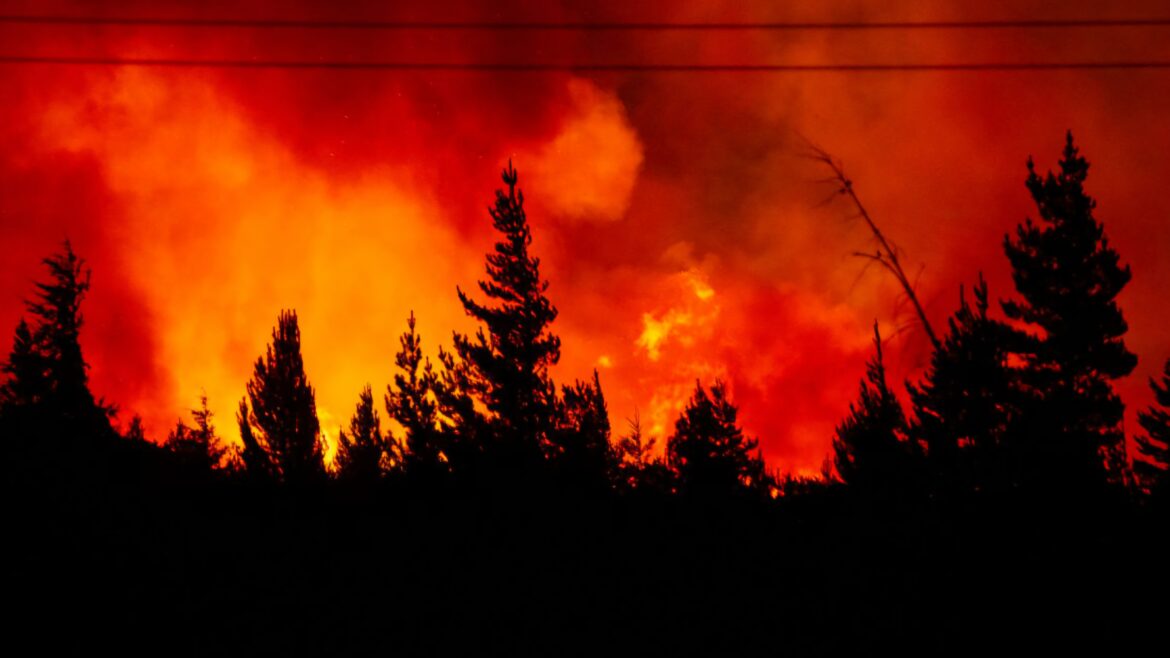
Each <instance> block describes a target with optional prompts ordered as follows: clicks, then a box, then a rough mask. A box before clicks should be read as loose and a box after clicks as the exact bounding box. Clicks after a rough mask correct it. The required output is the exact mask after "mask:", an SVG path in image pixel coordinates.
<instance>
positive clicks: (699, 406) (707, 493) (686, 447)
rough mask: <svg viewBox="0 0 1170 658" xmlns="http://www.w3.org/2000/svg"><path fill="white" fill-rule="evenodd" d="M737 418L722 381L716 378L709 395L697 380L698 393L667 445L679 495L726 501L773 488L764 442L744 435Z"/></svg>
mask: <svg viewBox="0 0 1170 658" xmlns="http://www.w3.org/2000/svg"><path fill="white" fill-rule="evenodd" d="M737 415H738V412H737V410H736V408H735V405H733V404H732V403H731V401H730V400H729V399H728V398H727V389H726V387H725V385H724V384H723V382H722V381H720V380H715V384H714V385H713V386H711V389H710V393H708V391H707V390H706V389H704V388H703V385H702V383H700V382H695V391H694V393H693V394H692V395H691V399H690V401H689V402H688V403H687V406H686V408H685V409H683V411H682V414H680V415H679V418H678V420H677V421H675V424H674V434H672V435H671V436H670V438H668V439H667V442H666V456H667V463H668V464H669V465H670V467H671V468H672V469H673V470H674V472H675V474H676V477H677V479H678V481H677V485H678V489H679V492H680V493H683V494H685V495H693V496H698V497H723V496H729V495H734V494H736V493H742V492H746V491H754V492H766V491H767V490H768V487H769V486H770V484H771V483H770V480H769V478H768V476H767V473H766V472H765V470H764V460H763V458H762V457H761V456H760V453H759V450H758V445H759V442H758V441H757V440H756V439H754V438H748V437H747V436H745V435H744V433H743V430H742V429H740V427H739V425H738V424H737V421H736V416H737Z"/></svg>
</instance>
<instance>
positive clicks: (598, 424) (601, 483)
mask: <svg viewBox="0 0 1170 658" xmlns="http://www.w3.org/2000/svg"><path fill="white" fill-rule="evenodd" d="M557 417H558V420H559V423H558V427H557V430H556V431H555V432H553V433H552V434H551V435H550V441H549V446H548V452H549V458H550V460H551V461H552V463H553V464H554V465H555V466H556V467H557V468H558V470H559V472H560V473H561V475H562V477H564V478H565V479H566V482H567V483H568V484H570V486H576V487H581V488H586V489H596V488H601V487H605V486H608V485H609V483H610V480H611V478H612V477H613V474H614V470H615V469H616V467H617V460H618V456H617V453H616V451H615V450H614V448H613V446H612V445H611V444H610V441H609V435H610V427H609V411H608V409H607V408H606V405H605V395H604V394H603V393H602V392H601V380H600V379H599V377H598V374H597V371H596V370H594V371H593V380H592V381H590V382H581V381H578V382H576V383H574V384H573V385H572V386H565V387H564V388H563V391H562V395H561V400H560V401H559V403H558V408H557Z"/></svg>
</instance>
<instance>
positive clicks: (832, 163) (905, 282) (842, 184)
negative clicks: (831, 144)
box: [805, 139, 941, 349]
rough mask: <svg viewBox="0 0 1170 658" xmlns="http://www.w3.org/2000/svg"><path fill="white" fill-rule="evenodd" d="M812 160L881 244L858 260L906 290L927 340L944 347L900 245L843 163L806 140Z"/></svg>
mask: <svg viewBox="0 0 1170 658" xmlns="http://www.w3.org/2000/svg"><path fill="white" fill-rule="evenodd" d="M805 142H806V144H807V146H808V149H809V151H810V156H809V157H811V158H812V159H813V160H816V161H817V162H820V163H822V164H824V165H825V166H826V167H828V168H829V170H830V171H831V172H832V173H833V175H832V176H831V177H829V178H827V179H825V180H826V182H830V183H833V184H835V185H838V186H839V188H838V190H837V194H839V195H843V196H846V197H848V198H849V201H850V202H852V203H853V206H854V207H855V208H857V215H858V216H859V217H860V218H861V219H862V220H863V221H864V222H865V225H866V226H867V227H869V230H870V233H872V234H873V238H874V241H875V242H877V249H876V250H875V251H874V252H873V253H870V252H864V251H855V252H853V255H854V256H858V257H860V258H864V259H867V260H869V261H870V262H874V263H877V264H879V265H881V266H882V267H883V268H885V269H886V271H888V272H889V273H890V274H891V275H892V276H893V277H894V278H895V279H896V280H897V281H898V284H899V285H901V286H902V290H903V291H904V292H905V293H906V298H907V299H909V300H910V303H911V304H913V306H914V312H915V313H916V314H917V315H918V319H919V321H920V322H921V323H922V329H923V331H925V332H926V336H927V338H929V339H930V343H931V345H933V346H934V347H935V349H938V347H939V346H940V345H941V343H940V342H939V339H938V336H937V334H935V333H934V328H933V327H931V326H930V320H928V319H927V317H926V311H924V310H923V308H922V303H921V302H920V301H919V300H918V294H917V293H916V292H915V290H914V283H913V282H911V280H910V277H908V276H907V275H906V272H905V270H903V269H902V262H901V259H900V258H899V257H898V254H899V249H898V246H897V245H896V244H894V243H893V242H891V241H890V240H889V239H888V238H887V237H886V235H885V233H883V232H882V230H881V229H880V228H879V227H878V225H877V223H876V222H875V221H874V220H873V217H872V216H870V214H869V211H868V210H866V208H865V205H864V204H862V203H861V199H860V198H859V197H858V196H857V192H856V191H854V189H853V181H852V180H850V179H849V177H848V176H846V175H845V169H844V167H843V166H842V165H841V162H840V161H839V160H837V159H835V158H834V157H833V156H832V155H830V154H829V152H828V151H825V150H824V149H822V148H821V147H819V146H817V145H815V144H813V143H812V142H810V141H808V140H807V139H806V140H805Z"/></svg>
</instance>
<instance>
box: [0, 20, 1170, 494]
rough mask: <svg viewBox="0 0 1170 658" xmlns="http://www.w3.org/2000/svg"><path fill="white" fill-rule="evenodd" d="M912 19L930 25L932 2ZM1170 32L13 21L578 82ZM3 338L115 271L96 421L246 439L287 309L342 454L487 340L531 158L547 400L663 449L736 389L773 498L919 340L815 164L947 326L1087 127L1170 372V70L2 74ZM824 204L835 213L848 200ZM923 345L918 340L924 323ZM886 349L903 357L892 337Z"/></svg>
mask: <svg viewBox="0 0 1170 658" xmlns="http://www.w3.org/2000/svg"><path fill="white" fill-rule="evenodd" d="M333 4H334V3H309V2H301V3H294V2H245V3H240V2H220V1H210V2H199V3H185V4H182V3H160V2H118V3H92V2H86V3H82V2H77V3H69V2H2V3H0V7H2V9H3V11H2V12H0V13H3V14H38V15H45V14H48V15H90V16H92V15H106V16H118V17H127V16H130V17H170V18H225V17H226V18H278V19H309V20H312V19H329V20H374V19H376V20H425V21H507V22H523V21H542V22H545V21H549V22H555V21H567V22H590V21H605V22H622V21H675V22H705V21H717V22H766V21H793V20H799V21H877V20H907V21H925V20H941V21H946V20H1010V19H1018V18H1069V19H1082V18H1135V17H1137V18H1143V17H1144V18H1150V17H1158V18H1164V17H1166V16H1167V15H1170V12H1168V11H1166V10H1165V8H1164V6H1161V5H1160V4H1159V3H1156V2H1144V3H1141V2H1137V3H1126V2H1115V3H1109V5H1108V6H1099V5H1100V3H1096V2H1087V1H1082V2H1076V1H1074V2H1068V1H1064V2H1041V1H1032V2H1006V1H997V0H993V1H989V2H982V3H966V2H938V3H929V4H930V6H929V7H928V6H926V5H927V4H928V3H915V5H914V8H913V9H911V8H896V7H892V6H891V3H885V2H873V1H869V2H864V1H860V0H858V1H853V2H845V1H842V2H816V3H812V2H809V3H764V2H739V1H736V2H689V3H683V2H677V3H676V2H671V3H662V4H661V6H659V7H654V6H652V3H625V2H608V1H607V2H600V3H570V2H560V3H558V2H547V1H545V2H513V1H494V2H470V1H465V2H454V3H412V4H410V5H408V6H403V7H399V8H393V7H386V6H384V5H386V3H379V2H368V3H349V4H348V6H346V7H344V8H340V7H335V6H333ZM907 4H909V3H907ZM1167 37H1170V28H1164V27H1163V28H1107V29H1101V28H1095V29H1087V28H1079V29H1032V30H1021V29H1007V30H994V31H986V30H984V31H971V30H968V31H914V32H906V31H836V32H830V31H752V32H745V31H734V32H690V31H687V32H656V31H635V32H596V31H577V32H574V31H555V32H548V31H503V30H495V31H471V32H468V31H373V30H369V31H366V30H358V31H353V30H350V31H345V30H308V29H267V30H260V29H248V28H224V27H217V28H191V27H157V26H139V27H120V26H102V27H94V26H62V25H58V26H33V25H27V24H3V25H0V55H10V56H11V55H21V56H28V55H40V56H103V57H158V58H180V59H191V58H195V59H215V58H226V59H237V60H239V59H259V60H265V59H268V60H314V59H319V60H330V61H371V60H378V61H423V62H445V63H447V62H450V63H485V62H493V63H496V62H500V63H555V64H590V63H593V64H624V63H639V64H641V63H663V64H683V63H700V64H760V63H800V64H843V63H845V64H851V63H971V62H1017V61H1019V62H1035V61H1117V60H1151V59H1162V60H1167V59H1170V38H1167ZM0 82H2V84H0V88H2V89H3V90H4V93H3V97H2V102H0V239H2V244H3V249H2V250H0V253H2V254H3V259H4V260H3V268H2V269H0V327H12V326H14V325H15V323H16V321H17V319H18V317H19V316H20V314H21V313H22V300H23V299H24V298H26V297H28V296H29V295H30V294H31V289H32V282H33V281H34V280H37V279H39V278H42V277H43V270H42V268H41V267H40V264H39V260H40V258H41V257H43V256H45V255H47V254H49V253H51V252H53V251H54V250H56V249H57V248H58V246H59V244H60V242H61V241H62V240H63V239H65V238H69V239H71V240H72V241H73V244H74V247H75V249H76V250H77V251H78V252H79V253H80V254H81V255H82V256H83V257H85V258H86V259H87V261H88V264H89V265H90V266H91V267H92V269H93V289H92V291H91V294H90V296H89V298H88V299H87V302H86V305H85V309H84V310H85V316H86V326H85V330H84V332H85V333H84V336H83V346H84V348H85V350H86V356H87V358H88V360H89V362H90V364H91V366H92V369H91V378H92V384H93V387H94V389H95V391H96V392H97V393H98V394H100V395H103V396H105V397H106V399H107V400H109V401H111V402H114V403H116V404H117V405H118V406H119V407H120V408H121V409H122V420H123V421H125V420H126V419H128V418H129V416H130V415H131V414H134V413H138V414H141V415H142V417H143V418H144V420H145V421H146V424H147V429H148V433H150V434H151V435H152V436H154V437H155V438H161V437H162V436H164V435H165V432H166V431H167V429H169V427H170V426H172V425H173V423H174V422H175V421H176V420H177V419H178V418H179V417H180V416H185V411H186V409H188V408H190V407H191V406H193V405H194V404H195V403H196V401H197V399H198V396H199V394H200V392H201V391H205V392H206V393H207V395H208V396H209V398H210V404H211V407H212V409H213V410H214V411H215V412H216V414H217V420H218V424H219V426H220V427H221V429H222V431H223V432H224V433H225V434H227V435H229V436H234V435H235V429H234V425H235V423H234V419H233V416H232V410H233V409H234V407H235V405H236V403H237V401H238V400H239V398H240V397H241V396H242V395H243V393H244V383H245V381H246V380H247V379H248V377H249V376H250V374H251V368H252V363H253V361H254V360H255V358H256V357H257V355H259V354H260V353H261V352H262V351H263V349H264V346H265V344H266V343H267V342H268V340H269V338H270V332H271V330H272V326H273V325H274V324H275V321H276V316H277V313H278V311H279V310H281V309H283V308H295V309H297V311H298V313H299V316H300V320H301V330H302V341H303V347H304V354H305V362H306V367H307V369H308V371H309V376H310V379H311V381H312V382H313V384H314V385H315V387H316V389H317V400H318V410H319V413H320V415H321V417H322V425H323V426H324V427H325V428H326V429H327V430H328V432H329V433H330V434H335V432H336V428H337V427H338V426H339V425H340V424H342V423H343V422H345V421H346V419H347V418H348V416H349V414H350V413H351V412H352V409H353V406H354V403H355V402H356V400H357V394H358V392H359V391H360V389H361V387H362V386H363V385H364V384H366V383H367V382H368V383H370V384H372V385H373V386H374V388H375V390H379V389H383V388H384V387H385V385H386V384H387V383H388V382H389V381H390V380H391V378H392V375H393V355H394V352H395V351H396V349H397V346H398V340H397V338H398V336H399V334H400V333H401V332H402V331H403V330H404V329H405V320H406V317H407V315H408V314H409V313H410V312H411V311H412V310H413V311H414V312H415V314H416V315H417V316H418V318H419V329H420V331H421V333H422V335H423V341H424V347H425V348H427V351H428V352H430V353H431V354H432V355H433V354H434V352H435V351H436V350H437V348H438V346H440V345H445V346H449V345H450V343H451V332H452V331H453V330H458V331H470V330H472V329H473V328H474V325H473V324H472V323H471V321H470V320H469V319H468V318H467V317H466V316H465V314H464V313H463V310H462V308H461V306H460V305H459V302H458V299H457V298H456V295H455V288H456V286H460V287H461V288H463V289H464V290H474V289H475V288H476V286H475V281H476V280H477V279H479V278H481V277H482V276H483V256H484V254H485V253H486V252H487V251H488V250H489V249H490V248H491V245H492V242H493V241H494V239H495V235H494V234H493V230H492V227H491V222H490V219H489V217H488V214H487V210H486V208H487V206H488V204H489V203H490V202H491V200H492V195H493V190H494V189H496V188H497V187H499V186H500V185H501V182H500V179H499V171H500V169H501V167H502V166H503V165H504V164H506V162H507V160H508V159H509V158H510V159H512V160H513V162H515V164H516V167H517V168H518V170H519V171H520V185H521V187H522V188H523V190H524V192H525V196H526V199H527V208H528V213H529V220H530V222H531V224H532V227H533V232H534V236H535V237H534V244H533V249H534V251H535V253H536V254H537V255H538V256H539V257H540V258H541V260H542V262H541V265H542V268H543V273H544V274H545V276H546V277H547V278H548V279H549V280H550V281H551V287H550V289H549V295H550V297H551V298H552V300H553V302H554V304H555V305H556V306H557V307H558V309H559V310H560V316H559V317H558V319H557V321H556V322H555V323H554V325H553V330H554V332H555V333H558V334H559V335H560V336H561V337H562V340H563V345H564V346H563V354H562V361H561V364H560V365H559V366H558V367H557V368H556V370H555V372H554V374H555V377H556V378H557V379H558V381H565V382H567V381H570V380H572V379H573V378H585V377H587V376H589V375H590V373H591V372H592V370H593V369H594V368H596V369H598V371H599V372H600V375H601V381H602V385H603V388H604V390H605V393H606V396H607V399H608V402H609V406H610V412H611V416H612V420H613V424H614V427H615V431H616V432H617V433H620V432H622V431H624V430H625V429H626V419H627V418H631V417H633V416H634V414H635V411H636V412H637V413H638V415H639V416H640V418H641V420H642V424H643V426H644V428H645V429H647V430H649V431H650V433H652V434H656V435H662V434H664V433H668V432H669V431H670V429H671V426H672V424H673V419H674V417H675V415H676V414H677V412H678V410H679V409H680V408H681V405H682V404H683V402H684V401H685V400H686V398H687V397H688V395H689V393H690V392H691V390H692V389H693V388H694V384H695V381H696V379H700V380H702V381H704V382H708V383H709V382H710V381H712V380H713V379H714V378H716V377H720V378H723V379H725V380H726V381H727V382H728V383H729V384H730V388H731V391H732V395H733V398H734V400H735V401H736V402H737V403H738V404H739V406H740V413H741V420H742V423H743V425H744V426H745V427H746V429H747V430H748V431H749V432H750V433H751V434H753V435H756V436H759V437H760V444H761V447H762V448H763V451H764V454H765V457H766V458H767V459H768V461H769V464H770V466H771V467H773V468H777V469H780V470H784V471H797V472H812V471H816V470H818V469H819V467H820V465H821V463H822V460H823V459H824V457H825V456H826V451H827V449H828V446H829V442H830V439H831V436H832V431H833V426H834V425H835V423H836V422H837V421H838V420H840V419H841V418H842V417H843V416H844V415H845V413H846V412H847V408H848V404H849V402H850V401H851V400H852V399H854V397H855V396H856V390H857V384H858V380H859V378H860V377H861V375H862V373H863V370H864V363H865V360H866V359H867V358H868V357H869V355H870V352H871V338H872V323H873V321H874V320H875V319H876V320H878V321H879V322H880V323H881V326H882V327H883V333H884V334H885V335H887V336H893V338H891V340H890V343H889V345H890V346H889V348H888V349H889V351H890V365H891V370H892V372H893V376H894V377H895V378H896V379H897V380H898V381H901V380H904V379H906V378H914V377H917V376H918V374H919V373H920V370H921V367H922V366H923V365H924V362H925V360H926V358H927V357H928V351H927V348H928V344H927V342H926V340H925V338H924V336H923V334H922V333H921V332H920V331H917V330H915V328H914V327H913V318H912V317H911V315H910V314H908V313H906V312H905V310H904V309H903V310H899V307H900V304H899V290H898V288H897V287H896V284H895V283H894V282H893V281H892V280H890V279H889V278H888V277H886V276H884V274H883V273H882V272H880V271H878V270H877V269H876V268H870V269H869V270H866V269H865V268H864V265H865V263H864V261H863V260H861V259H858V258H856V257H855V256H853V255H852V254H853V253H854V252H857V251H860V250H870V249H871V248H872V245H871V242H870V241H869V236H868V234H867V233H866V230H865V228H864V226H863V225H861V224H859V223H858V221H857V219H856V218H855V217H854V214H853V209H852V208H850V207H848V206H847V205H845V204H844V203H843V201H842V200H841V199H839V198H837V199H834V195H833V192H834V188H833V187H832V186H831V185H828V184H826V183H824V182H823V179H824V178H825V177H826V175H827V173H828V172H826V171H825V170H824V168H823V166H822V165H820V164H818V163H816V162H815V161H813V160H810V159H809V158H807V157H805V156H807V151H808V149H807V143H806V142H805V141H804V139H808V140H811V141H812V142H815V143H816V144H818V145H820V146H822V147H823V148H825V149H826V150H828V151H829V152H831V153H832V154H834V155H835V156H837V157H839V158H840V159H841V160H842V161H843V162H844V165H845V168H846V170H847V172H848V173H849V175H850V177H851V178H852V179H853V181H854V184H855V188H856V190H857V191H858V193H859V195H860V196H861V198H862V200H863V201H864V202H865V203H866V205H867V206H868V208H869V210H870V211H871V213H872V215H873V216H874V218H875V219H876V220H877V221H878V222H879V223H880V224H881V225H882V226H883V227H884V229H885V230H886V231H887V233H888V234H889V235H890V237H892V238H893V239H894V241H895V242H897V243H898V245H900V246H901V248H902V249H903V250H904V258H905V259H906V263H907V265H908V266H909V267H911V268H912V269H913V271H914V272H916V273H918V274H919V276H920V278H919V289H920V294H921V296H922V299H923V301H924V302H925V303H926V306H927V310H928V313H929V315H930V316H931V318H932V319H933V321H934V322H935V324H936V327H937V328H940V329H941V328H942V326H943V323H944V322H945V318H946V316H947V315H948V314H949V313H950V312H952V311H953V310H954V308H955V307H956V306H957V302H958V290H959V286H960V285H961V284H964V283H967V284H970V283H971V282H973V281H975V280H976V277H977V276H978V274H979V273H980V272H983V273H984V275H985V276H986V278H987V279H988V281H989V283H990V286H991V292H992V296H993V297H994V298H1004V297H1007V296H1010V295H1011V294H1012V292H1013V291H1012V290H1011V280H1010V272H1009V270H1008V266H1007V262H1006V259H1005V258H1004V256H1003V251H1002V242H1003V238H1004V235H1005V233H1007V232H1008V231H1011V230H1013V228H1014V227H1015V225H1016V224H1017V223H1018V222H1020V221H1022V220H1023V219H1024V218H1025V217H1027V216H1030V215H1031V216H1035V208H1034V206H1033V204H1032V203H1031V200H1030V197H1029V196H1028V193H1027V191H1026V189H1025V188H1024V185H1023V181H1024V178H1025V176H1026V169H1025V166H1024V165H1025V161H1026V158H1027V157H1028V156H1029V155H1033V156H1034V157H1035V159H1036V162H1037V164H1038V166H1039V167H1040V168H1041V169H1048V168H1050V167H1053V166H1055V163H1056V160H1057V158H1058V156H1059V153H1060V149H1061V148H1062V146H1063V140H1064V133H1065V131H1066V130H1068V129H1071V130H1072V131H1073V132H1074V134H1075V136H1076V138H1077V141H1078V144H1079V145H1080V146H1081V147H1082V152H1083V153H1084V154H1085V155H1086V157H1087V158H1088V159H1089V161H1090V163H1091V165H1092V167H1091V170H1090V175H1089V180H1088V184H1087V185H1088V189H1089V191H1090V193H1091V194H1093V195H1094V196H1095V197H1096V199H1097V200H1098V218H1099V219H1100V220H1102V221H1103V223H1104V224H1105V227H1106V232H1107V234H1108V236H1109V239H1110V242H1111V244H1113V245H1114V246H1115V247H1116V248H1117V250H1118V251H1119V252H1120V254H1121V256H1122V258H1123V261H1124V262H1126V263H1128V264H1130V265H1131V266H1132V268H1133V275H1134V277H1133V281H1132V283H1131V284H1130V285H1129V287H1128V288H1127V289H1126V290H1125V292H1124V293H1123V295H1122V297H1121V304H1122V307H1123V309H1124V311H1125V314H1126V318H1127V319H1128V321H1129V323H1130V333H1129V335H1128V337H1127V342H1128V344H1129V346H1130V348H1131V349H1132V350H1133V351H1135V352H1136V353H1137V354H1138V356H1139V359H1140V362H1139V366H1138V369H1137V371H1136V372H1135V374H1134V375H1133V376H1132V377H1130V378H1129V379H1127V380H1125V381H1123V382H1120V383H1119V384H1118V388H1119V390H1120V391H1121V393H1122V395H1123V396H1124V397H1125V399H1126V401H1127V403H1128V404H1129V405H1130V412H1129V413H1130V416H1129V426H1130V429H1131V430H1132V429H1134V428H1135V427H1136V425H1135V424H1134V423H1133V413H1134V410H1135V409H1137V408H1140V407H1144V406H1145V405H1147V404H1148V403H1149V402H1150V399H1151V396H1150V395H1149V392H1148V389H1147V388H1146V385H1145V381H1146V379H1147V377H1148V376H1150V375H1151V374H1153V373H1155V372H1157V371H1158V370H1159V368H1160V365H1161V364H1162V363H1163V362H1164V360H1165V359H1166V358H1167V357H1170V321H1168V320H1170V311H1167V310H1166V305H1165V301H1166V290H1167V289H1168V288H1170V261H1167V259H1166V258H1165V256H1166V254H1167V249H1168V247H1170V195H1167V194H1166V189H1167V186H1166V181H1167V180H1168V179H1170V164H1168V162H1170V161H1168V160H1167V158H1166V154H1167V153H1170V121H1167V117H1170V73H1168V72H1167V71H1166V70H1164V69H1163V70H1145V71H1133V70H1131V71H1118V70H1098V71H1051V70H1044V71H1032V72H893V73H890V72H886V73H873V72H871V73H840V72H827V73H711V72H694V71H691V72H645V71H643V72H637V71H629V72H621V73H613V72H610V73H584V72H582V73H572V72H567V71H566V72H544V73H531V72H528V73H517V72H482V71H480V72H471V71H444V72H435V71H432V72H409V71H339V70H314V69H298V70H280V69H217V68H132V67H122V68H117V67H108V66H107V67H81V66H49V65H32V64H0ZM826 200H827V202H826ZM905 327H909V329H907V330H905V331H902V332H900V333H899V332H898V329H899V328H905ZM895 334H896V335H895Z"/></svg>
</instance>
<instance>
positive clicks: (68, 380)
mask: <svg viewBox="0 0 1170 658" xmlns="http://www.w3.org/2000/svg"><path fill="white" fill-rule="evenodd" d="M42 262H43V263H44V265H45V266H46V267H47V268H48V270H49V277H50V280H49V281H48V282H41V283H37V284H36V288H37V294H36V297H35V298H34V299H33V300H30V301H28V302H26V306H27V309H28V312H29V314H30V315H31V316H32V319H33V322H32V323H31V324H30V323H28V322H27V321H25V320H23V319H22V320H21V321H20V323H19V324H18V325H17V328H16V335H15V338H14V340H13V349H12V354H11V355H10V357H9V359H8V362H7V363H6V364H5V365H4V368H3V370H4V373H5V374H7V375H8V378H7V381H6V382H5V383H4V385H3V387H2V388H0V416H2V417H3V418H4V419H5V424H6V425H7V426H8V428H9V431H13V432H20V433H28V432H37V433H40V434H46V435H51V436H56V437H62V438H66V437H67V438H74V439H76V438H79V437H98V436H100V437H112V436H114V434H115V433H114V431H113V428H112V426H111V425H110V417H111V416H112V415H113V413H114V409H113V408H112V407H110V406H107V405H105V404H104V403H103V402H100V401H98V400H95V399H94V397H93V394H92V393H91V392H90V390H89V375H88V368H89V366H88V365H87V364H86V362H85V359H84V357H83V356H82V352H81V341H80V337H81V327H82V324H83V317H82V315H81V303H82V301H83V300H84V299H85V294H86V293H87V292H88V291H89V280H90V274H89V271H88V270H86V269H84V261H83V260H82V259H80V258H78V257H77V255H76V254H75V253H73V247H72V245H71V244H70V243H69V242H68V241H66V242H65V243H64V247H63V250H62V251H61V253H58V254H54V255H52V256H49V257H48V258H45V259H44V260H43V261H42Z"/></svg>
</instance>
